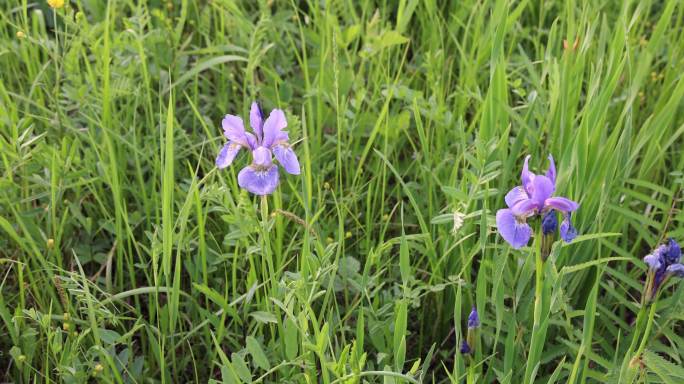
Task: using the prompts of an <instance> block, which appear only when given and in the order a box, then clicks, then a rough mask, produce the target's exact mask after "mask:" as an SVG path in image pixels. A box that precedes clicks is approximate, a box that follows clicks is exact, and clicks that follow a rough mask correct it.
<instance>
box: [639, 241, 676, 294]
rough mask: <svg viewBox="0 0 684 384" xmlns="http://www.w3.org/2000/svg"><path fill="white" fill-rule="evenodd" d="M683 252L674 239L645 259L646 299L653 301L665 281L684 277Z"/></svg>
mask: <svg viewBox="0 0 684 384" xmlns="http://www.w3.org/2000/svg"><path fill="white" fill-rule="evenodd" d="M681 256H682V250H681V248H680V246H679V244H677V242H676V241H675V240H674V239H668V241H667V243H666V244H662V245H660V246H658V247H657V248H656V249H655V250H653V252H651V253H650V254H648V255H646V257H644V263H646V265H647V266H648V274H649V276H648V278H647V279H646V288H645V290H646V291H645V292H646V298H647V300H648V301H650V300H652V299H653V298H654V297H655V296H656V294H657V293H658V289H659V288H660V286H661V285H663V283H665V281H666V280H667V279H668V278H670V277H671V276H674V277H679V278H682V277H684V265H683V264H680V263H679V261H680V260H681Z"/></svg>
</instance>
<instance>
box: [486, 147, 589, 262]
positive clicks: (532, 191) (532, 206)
mask: <svg viewBox="0 0 684 384" xmlns="http://www.w3.org/2000/svg"><path fill="white" fill-rule="evenodd" d="M529 160H530V156H529V155H528V156H527V157H525V164H524V166H523V170H522V174H521V175H520V176H521V179H522V185H520V186H517V187H515V188H513V189H511V190H510V192H508V193H507V194H506V197H505V201H506V205H507V206H508V208H505V209H500V210H498V211H497V213H496V226H497V229H498V231H499V233H500V234H501V236H502V237H503V238H504V240H506V241H507V242H508V243H509V244H511V246H512V247H513V248H516V249H517V248H521V247H523V246H525V245H527V243H528V242H529V240H530V237H531V236H532V228H531V227H530V226H529V224H527V219H528V218H529V217H533V216H535V215H541V216H542V217H543V218H545V217H547V214H548V213H549V212H550V211H552V210H556V211H559V212H561V213H562V214H563V217H564V219H563V222H562V223H561V226H560V231H561V237H562V238H563V240H565V241H566V242H569V241H572V239H574V238H575V237H576V236H577V230H576V229H575V228H574V227H573V226H572V223H571V222H570V212H573V211H575V210H577V208H578V207H579V204H577V203H576V202H574V201H572V200H570V199H567V198H565V197H553V193H554V192H555V191H556V165H555V163H554V161H553V157H552V156H550V155H549V161H550V162H551V165H550V166H549V169H548V171H546V174H545V175H536V174H534V173H532V172H530V170H529V166H528V163H529ZM547 220H552V219H551V218H550V217H549V218H548V219H547ZM547 229H550V223H547ZM554 231H555V228H554Z"/></svg>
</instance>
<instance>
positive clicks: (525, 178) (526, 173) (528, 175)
mask: <svg viewBox="0 0 684 384" xmlns="http://www.w3.org/2000/svg"><path fill="white" fill-rule="evenodd" d="M529 162H530V155H527V156H525V164H523V169H522V173H521V174H520V179H521V180H522V186H523V188H524V189H525V191H526V192H527V194H528V195H530V196H531V195H532V192H533V191H534V186H533V185H532V180H534V177H535V174H534V173H532V172H530V166H529Z"/></svg>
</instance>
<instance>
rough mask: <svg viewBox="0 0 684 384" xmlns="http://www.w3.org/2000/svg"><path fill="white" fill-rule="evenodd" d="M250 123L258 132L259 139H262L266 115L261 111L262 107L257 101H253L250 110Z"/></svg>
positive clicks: (255, 131)
mask: <svg viewBox="0 0 684 384" xmlns="http://www.w3.org/2000/svg"><path fill="white" fill-rule="evenodd" d="M249 125H251V126H252V129H253V130H254V133H256V137H257V139H258V140H259V141H261V140H262V138H263V135H264V116H263V114H262V113H261V108H259V103H257V102H256V101H254V102H252V107H251V108H250V110H249Z"/></svg>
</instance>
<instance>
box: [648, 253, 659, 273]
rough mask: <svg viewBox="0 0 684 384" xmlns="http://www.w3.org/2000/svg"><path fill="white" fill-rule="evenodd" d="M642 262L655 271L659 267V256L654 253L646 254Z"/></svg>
mask: <svg viewBox="0 0 684 384" xmlns="http://www.w3.org/2000/svg"><path fill="white" fill-rule="evenodd" d="M644 263H646V265H648V268H649V269H650V270H652V271H657V270H658V269H660V257H658V255H654V254H652V253H651V254H648V255H646V257H644Z"/></svg>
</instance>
